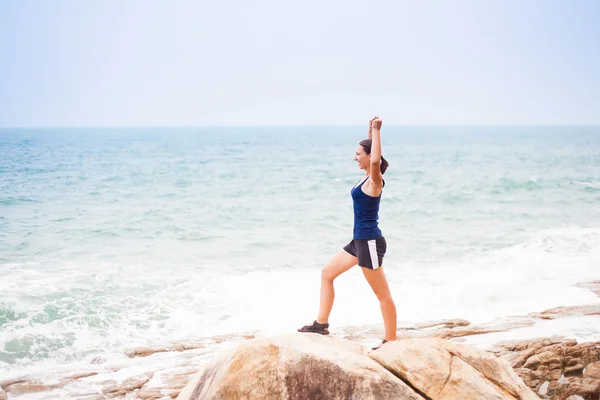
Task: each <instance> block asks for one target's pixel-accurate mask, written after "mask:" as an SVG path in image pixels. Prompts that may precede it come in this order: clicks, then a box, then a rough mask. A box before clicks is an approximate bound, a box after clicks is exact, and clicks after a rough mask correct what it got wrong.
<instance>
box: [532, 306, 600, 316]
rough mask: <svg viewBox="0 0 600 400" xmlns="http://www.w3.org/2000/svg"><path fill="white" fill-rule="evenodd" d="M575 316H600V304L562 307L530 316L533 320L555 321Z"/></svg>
mask: <svg viewBox="0 0 600 400" xmlns="http://www.w3.org/2000/svg"><path fill="white" fill-rule="evenodd" d="M573 315H583V316H586V315H600V304H588V305H585V306H562V307H556V308H551V309H549V310H546V311H542V312H540V313H531V314H528V316H529V317H532V318H540V319H555V318H560V317H569V316H573Z"/></svg>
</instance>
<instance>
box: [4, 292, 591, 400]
mask: <svg viewBox="0 0 600 400" xmlns="http://www.w3.org/2000/svg"><path fill="white" fill-rule="evenodd" d="M582 286H584V287H587V288H588V289H590V290H593V291H595V292H596V293H597V294H600V281H596V282H592V283H587V284H585V285H582ZM577 318H581V319H583V318H585V319H586V320H587V321H591V323H592V324H596V320H597V322H598V323H597V325H595V326H596V327H597V328H596V329H597V331H600V303H597V304H591V305H585V306H578V307H559V308H555V309H551V310H546V311H543V312H539V313H532V314H529V315H526V316H519V317H512V318H505V319H502V320H497V321H491V322H489V323H485V324H479V325H474V324H471V323H469V321H465V320H445V321H428V322H423V323H420V324H418V325H415V326H411V327H404V328H400V329H399V330H398V339H399V340H398V341H397V342H395V343H389V344H386V345H385V346H384V347H383V348H382V349H380V350H377V351H376V352H369V350H370V347H369V344H374V343H376V342H377V341H378V340H379V338H380V337H381V335H382V332H381V329H379V328H377V329H376V328H373V327H370V326H354V327H348V328H344V329H343V330H340V331H339V332H337V331H334V332H333V333H334V335H331V336H330V337H321V336H318V335H312V334H309V335H307V334H299V333H298V334H297V333H293V334H285V335H276V336H273V337H265V336H261V335H258V334H257V333H256V332H247V333H241V334H232V335H226V336H214V337H210V338H204V339H199V340H193V341H185V342H175V343H169V344H166V345H164V346H154V347H144V348H136V349H131V350H130V351H128V352H127V353H126V354H123V355H122V357H121V358H119V359H118V360H110V361H108V360H104V359H102V358H101V357H98V358H96V359H94V360H93V362H92V363H90V364H89V365H85V366H81V367H78V368H77V370H76V371H73V370H72V369H71V370H61V371H58V370H57V371H45V372H44V373H40V374H39V375H36V376H19V377H14V376H13V377H10V378H8V379H5V378H2V377H0V400H5V399H8V400H13V399H34V400H37V399H55V398H66V399H71V398H72V399H85V400H96V399H121V398H127V399H144V400H151V399H152V400H153V399H168V398H176V397H178V396H180V398H182V399H195V398H198V399H200V398H202V399H204V398H208V399H210V398H247V399H251V398H290V399H295V398H305V397H302V396H301V393H304V394H306V393H312V394H311V397H308V398H311V399H313V398H314V399H319V398H323V399H325V398H327V399H329V398H340V399H345V398H374V399H375V398H399V399H401V398H406V399H450V398H455V399H468V398H473V399H475V398H486V399H487V398H497V399H513V398H514V399H532V398H541V399H556V400H565V399H568V400H578V399H585V400H599V399H600V341H589V342H581V341H578V340H576V339H574V338H571V337H558V336H553V335H547V336H545V337H535V338H519V339H517V340H511V341H493V340H492V342H491V345H482V344H481V343H482V342H480V343H479V344H478V343H477V340H481V339H482V338H488V339H493V337H494V336H493V335H495V334H498V333H500V332H516V333H517V335H516V336H517V337H518V331H519V330H523V329H528V328H530V327H535V326H537V325H538V324H541V323H545V322H552V321H561V320H562V321H571V320H574V319H577ZM484 350H485V351H484ZM236 354H237V355H236ZM236 357H237V358H236ZM236 360H238V361H236ZM239 360H244V361H243V362H241V361H239ZM269 365H271V366H273V368H274V369H273V368H270V367H269ZM232 366H233V367H235V368H237V369H235V368H234V369H233V372H232ZM253 368H258V369H253ZM261 368H262V370H261ZM259 370H260V371H262V372H261V373H258V372H256V371H259ZM236 371H237V372H239V373H241V372H240V371H245V372H244V374H246V375H244V376H246V377H247V379H245V380H244V381H243V382H239V381H238V382H239V383H240V384H237V385H236V384H231V383H227V382H230V381H229V380H228V379H230V377H231V376H232V374H233V376H235V375H236V374H235V372H236ZM207 374H209V375H210V374H212V375H211V376H212V378H211V379H212V384H210V385H208V384H207V382H208V381H209V380H208V379H207V376H208V375H207ZM261 374H263V375H261ZM334 375H335V376H336V377H337V378H336V379H337V380H333V379H332V378H333V376H334ZM203 376H204V378H202V377H203ZM260 376H267V377H268V376H270V377H271V378H269V379H272V381H271V383H268V382H267V381H268V379H267V378H264V379H262V378H261V382H262V383H264V384H265V385H266V386H265V388H269V389H268V391H267V392H261V393H263V394H261V395H260V396H259V397H252V395H251V394H252V393H253V392H252V390H253V389H255V388H258V387H259V385H258V384H252V382H254V381H252V380H251V379H250V378H252V377H253V379H258V377H260ZM353 376H354V377H360V379H354V378H352V377H353ZM302 377H312V378H311V379H312V380H311V379H308V380H307V381H303V380H302ZM319 377H321V378H323V379H325V378H327V379H325V380H318V379H317V378H319ZM313 378H314V379H313ZM311 381H312V382H321V384H320V385H319V387H320V388H321V390H325V389H323V388H328V387H329V386H327V384H326V383H327V382H334V384H333V386H332V388H330V389H331V390H333V392H331V391H330V392H325V391H323V392H314V391H311V390H316V389H314V387H312V386H311V383H310V382H311ZM357 382H361V384H360V385H358V383H357ZM369 382H370V383H369ZM242 383H243V385H242ZM232 385H233V386H232ZM269 385H270V386H269ZM234 386H235V387H239V388H240V390H247V391H246V392H240V393H241V394H239V396H238V395H236V394H232V393H234V392H229V391H228V390H230V388H231V387H234ZM380 386H381V388H380ZM244 387H245V388H246V389H243V388H244ZM369 387H370V388H371V389H369ZM224 388H227V389H224ZM376 388H379V389H376ZM384 389H385V390H389V392H385V393H396V394H395V395H394V396H396V397H386V396H387V395H385V396H383V394H382V393H384V392H378V391H377V390H384ZM248 390H249V391H248ZM265 390H267V389H265ZM328 390H329V389H328ZM307 391H308V392H307ZM224 393H229V395H228V396H225V397H223V396H222V395H223V394H224ZM264 393H267V394H269V393H270V394H269V395H268V396H266V395H264ZM295 393H297V394H295ZM319 393H320V394H319ZM332 393H333V394H334V395H332ZM350 393H354V394H355V395H356V396H358V397H352V396H353V395H350ZM459 393H462V394H459ZM468 393H470V394H468ZM481 393H484V394H483V395H482V394H481ZM219 394H220V395H221V397H218V395H219ZM244 395H245V396H246V397H243V396H244ZM263 395H264V396H266V397H264V396H263ZM199 396H200V397H199ZM211 396H212V397H211ZM215 396H216V397H215ZM261 396H262V397H261ZM269 396H271V397H269ZM273 396H274V397H273ZM298 396H300V397H298ZM320 396H321V397H320ZM323 396H326V397H323ZM328 396H333V397H328ZM348 396H350V397H348ZM369 396H370V397H369ZM381 396H383V397H381ZM398 396H405V397H398ZM473 396H474V397H473ZM481 396H484V397H481Z"/></svg>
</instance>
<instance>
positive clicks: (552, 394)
mask: <svg viewBox="0 0 600 400" xmlns="http://www.w3.org/2000/svg"><path fill="white" fill-rule="evenodd" d="M490 351H491V352H493V353H494V354H496V355H497V356H498V357H500V358H502V359H504V360H506V361H507V362H508V363H509V364H510V365H511V366H512V367H513V368H514V370H515V372H516V373H517V374H518V375H519V376H520V377H521V378H522V379H523V381H524V382H525V384H526V385H528V386H529V387H530V388H531V389H532V390H534V391H535V392H536V393H538V394H540V396H542V398H544V399H546V398H548V399H566V398H567V397H570V396H571V397H572V396H580V397H581V398H583V399H585V400H588V399H595V400H597V399H598V398H599V397H600V342H588V343H577V341H576V340H570V339H557V338H543V339H534V340H526V341H521V342H514V341H513V342H505V343H500V344H498V345H497V346H496V347H495V348H493V349H490Z"/></svg>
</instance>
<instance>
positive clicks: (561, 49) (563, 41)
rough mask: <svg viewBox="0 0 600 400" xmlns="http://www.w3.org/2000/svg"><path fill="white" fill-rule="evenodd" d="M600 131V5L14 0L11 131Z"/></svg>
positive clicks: (7, 67) (549, 0) (8, 53)
mask: <svg viewBox="0 0 600 400" xmlns="http://www.w3.org/2000/svg"><path fill="white" fill-rule="evenodd" d="M373 115H379V116H381V117H382V118H383V120H384V123H386V124H391V125H531V124H533V125H540V124H541V125H570V124H577V125H596V124H600V1H598V0H561V1H558V0H526V1H524V0H518V1H516V0H485V1H483V0H452V1H450V0H438V1H433V0H419V1H412V0H411V1H406V0H387V1H378V0H369V1H364V0H361V1H355V0H344V1H337V0H330V1H327V0H318V1H317V0H304V1H302V2H289V1H281V0H264V1H263V0H255V1H248V0H237V1H230V0H219V1H216V0H215V1H206V0H194V1H193V0H189V1H188V0H172V1H162V0H127V1H123V0H85V1H81V0H53V1H49V0H0V127H38V126H53V127H62V126H240V125H249V126H259V125H260V126H264V125H276V126H281V125H344V126H346V125H359V124H363V123H365V122H366V121H368V120H369V118H370V117H371V116H373Z"/></svg>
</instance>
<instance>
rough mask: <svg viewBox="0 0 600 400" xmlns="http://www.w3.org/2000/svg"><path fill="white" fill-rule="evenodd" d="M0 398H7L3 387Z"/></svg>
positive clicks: (3, 399)
mask: <svg viewBox="0 0 600 400" xmlns="http://www.w3.org/2000/svg"><path fill="white" fill-rule="evenodd" d="M0 400H7V397H6V392H4V390H2V389H0Z"/></svg>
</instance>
